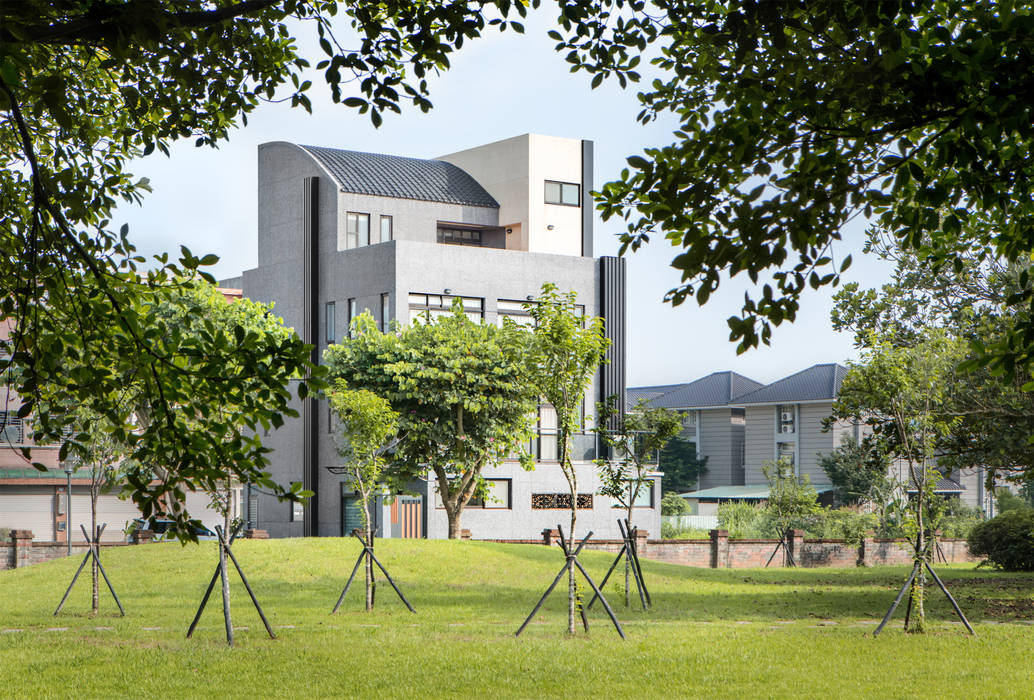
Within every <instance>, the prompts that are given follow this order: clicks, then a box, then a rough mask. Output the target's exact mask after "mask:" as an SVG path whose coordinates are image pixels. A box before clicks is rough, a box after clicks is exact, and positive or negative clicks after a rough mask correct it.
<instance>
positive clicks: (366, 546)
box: [330, 530, 416, 615]
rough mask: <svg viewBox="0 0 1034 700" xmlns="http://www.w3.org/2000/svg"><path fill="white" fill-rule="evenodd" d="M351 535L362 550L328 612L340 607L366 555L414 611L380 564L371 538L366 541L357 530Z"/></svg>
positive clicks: (412, 611)
mask: <svg viewBox="0 0 1034 700" xmlns="http://www.w3.org/2000/svg"><path fill="white" fill-rule="evenodd" d="M352 535H353V536H354V537H355V538H356V539H357V540H359V542H360V543H362V545H363V551H361V552H360V553H359V558H358V559H356V560H355V566H353V567H352V573H351V574H350V575H349V577H348V581H346V582H345V588H344V589H343V590H342V591H341V595H340V596H339V597H338V599H337V604H335V605H334V609H333V610H331V611H330V614H331V615H333V614H334V613H336V612H337V611H338V609H339V608H340V607H341V603H342V602H344V600H345V594H346V593H348V588H349V586H351V585H352V580H353V579H355V574H356V572H357V571H359V567H360V566H361V565H362V563H363V561H365V560H366V558H367V557H369V558H370V561H372V562H373V563H374V564H376V565H377V568H378V569H380V570H381V573H382V574H384V578H386V579H388V583H390V584H391V587H392V588H394V589H395V592H396V593H398V596H399V598H400V599H401V600H402V602H403V603H405V604H406V607H407V608H409V612H411V613H416V610H414V609H413V606H412V605H410V604H409V601H408V600H406V596H404V595H403V594H402V591H401V590H400V589H399V587H398V586H397V585H395V581H394V579H392V578H391V574H389V573H388V570H387V569H385V568H384V565H383V564H381V562H380V560H378V559H377V555H376V554H374V553H373V540H372V539H371V540H370V541H369V542H367V541H366V540H365V539H364V538H363V536H362V535H360V534H359V532H358V531H357V530H353V531H352Z"/></svg>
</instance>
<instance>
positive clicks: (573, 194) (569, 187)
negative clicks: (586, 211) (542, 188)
mask: <svg viewBox="0 0 1034 700" xmlns="http://www.w3.org/2000/svg"><path fill="white" fill-rule="evenodd" d="M581 191H582V188H581V186H580V185H578V184H577V183H574V182H557V181H555V180H546V204H564V205H567V206H570V207H577V206H578V205H579V204H581Z"/></svg>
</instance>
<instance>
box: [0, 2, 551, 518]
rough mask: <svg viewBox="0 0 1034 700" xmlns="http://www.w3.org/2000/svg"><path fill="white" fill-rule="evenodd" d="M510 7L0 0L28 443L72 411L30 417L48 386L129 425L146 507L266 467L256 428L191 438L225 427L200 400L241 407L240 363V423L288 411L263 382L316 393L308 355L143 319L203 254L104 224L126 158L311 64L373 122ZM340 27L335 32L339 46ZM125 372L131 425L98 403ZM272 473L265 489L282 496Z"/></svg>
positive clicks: (230, 123)
mask: <svg viewBox="0 0 1034 700" xmlns="http://www.w3.org/2000/svg"><path fill="white" fill-rule="evenodd" d="M535 1H536V2H537V0H535ZM527 6H528V5H527V3H526V2H523V1H519V2H516V3H511V2H509V0H499V1H498V2H495V3H483V2H474V3H466V2H445V3H440V2H436V1H432V0H415V1H414V2H407V3H403V4H401V5H400V4H393V3H388V4H378V3H366V2H362V3H353V2H336V1H332V0H315V1H314V2H300V1H298V0H247V1H245V2H238V1H237V0H214V2H209V3H198V2H196V1H195V0H124V1H122V2H115V3H75V2H49V1H44V0H25V1H19V2H8V3H4V5H3V9H2V10H0V247H2V250H3V255H0V280H3V282H2V283H0V284H2V285H3V286H2V287H0V320H11V321H13V330H12V333H11V337H10V340H9V341H4V342H3V343H2V346H0V356H3V357H4V358H6V359H3V360H2V361H0V370H4V369H6V367H7V363H9V362H11V361H13V362H15V363H17V365H18V366H19V367H20V368H22V370H23V371H22V373H21V377H22V380H21V382H20V384H19V386H18V387H17V389H18V392H19V394H20V396H21V398H22V400H23V401H24V402H25V403H24V411H25V413H24V415H28V414H29V413H32V412H35V415H36V417H37V423H36V425H37V430H38V432H39V433H40V435H39V437H40V438H41V440H43V439H45V438H49V439H50V441H52V442H53V441H59V440H61V439H62V437H61V436H62V435H63V433H64V429H65V428H66V427H68V426H69V425H70V422H71V420H72V418H71V417H69V416H67V415H61V414H54V415H47V414H45V413H44V412H42V411H38V410H36V409H37V408H38V405H39V404H40V402H41V401H42V400H43V396H42V392H43V391H44V389H43V387H44V385H50V386H53V387H55V390H57V391H61V392H64V393H65V394H66V395H68V396H69V397H70V398H72V399H73V400H74V402H75V403H76V404H77V405H86V406H88V407H89V408H90V409H91V410H93V411H95V412H96V413H97V414H99V415H105V416H108V417H109V418H110V419H111V420H112V422H113V425H114V427H113V431H114V435H115V437H116V439H118V440H119V441H124V440H126V439H129V438H127V437H126V436H127V434H129V433H132V434H133V437H132V438H131V442H132V448H133V449H132V456H133V457H134V459H136V460H137V461H139V462H140V463H142V464H163V465H166V469H167V471H168V474H167V475H166V477H165V479H164V480H163V481H162V482H161V483H160V484H159V485H158V486H157V487H156V488H157V490H155V487H152V484H151V483H150V482H149V481H145V480H134V481H132V482H131V484H130V487H131V489H132V490H133V491H134V499H135V500H136V501H137V502H138V503H139V504H140V505H141V507H142V508H143V509H144V511H145V512H146V513H150V512H152V511H153V510H154V504H155V503H156V501H157V500H159V499H160V498H162V497H163V495H164V494H165V493H166V492H167V491H168V490H170V489H175V488H180V489H183V488H189V486H188V484H189V483H190V482H191V480H192V479H193V478H195V477H196V476H199V475H203V476H204V478H206V479H209V480H210V477H211V478H216V477H215V476H214V475H213V473H212V472H211V471H210V465H211V463H215V464H217V465H219V469H222V468H224V467H225V465H233V466H232V469H233V471H234V472H235V476H236V478H238V479H239V480H241V481H249V482H256V481H258V480H261V479H262V478H263V477H262V476H261V475H262V473H263V470H264V467H265V466H266V461H265V457H264V450H263V448H262V447H261V444H260V442H259V441H258V440H243V439H241V440H238V439H236V438H234V439H232V440H230V441H229V442H228V443H226V444H222V445H220V444H212V445H202V444H199V442H204V440H199V438H197V437H196V433H207V434H212V435H225V434H226V432H227V430H228V427H227V426H226V425H225V421H224V416H222V415H214V414H213V416H210V415H209V414H210V411H209V409H214V408H215V407H218V406H221V405H225V404H232V403H234V402H236V403H238V404H239V403H241V402H242V400H241V398H240V396H238V394H237V392H238V391H239V384H238V382H237V379H236V378H237V377H238V376H239V374H238V372H237V368H238V367H242V366H244V367H246V368H247V371H248V372H250V373H252V374H253V376H256V377H258V378H259V380H260V381H261V383H264V384H265V385H266V388H265V389H263V391H262V394H265V395H256V396H255V397H254V398H253V399H252V400H251V401H250V405H249V406H248V411H247V415H249V416H251V417H250V418H249V420H250V421H251V422H252V423H253V424H254V425H252V426H251V427H252V428H255V427H259V426H260V425H268V424H270V423H272V424H277V425H278V424H279V423H280V422H282V420H283V418H284V417H285V416H289V415H292V409H291V408H290V406H289V403H288V401H289V398H290V397H289V396H288V391H287V385H286V382H285V383H284V384H282V385H278V384H277V383H278V382H280V381H283V380H285V378H286V377H293V378H295V379H300V381H299V382H298V384H297V396H298V398H305V396H306V395H308V393H309V392H310V390H312V389H317V390H318V389H319V388H320V386H321V384H320V382H319V372H318V370H316V369H315V367H314V366H313V363H312V362H310V356H311V348H308V347H306V346H305V345H304V344H302V343H301V342H299V341H298V340H297V339H296V338H294V339H291V340H289V341H285V342H282V343H279V344H275V345H274V344H268V343H265V342H262V341H261V339H260V338H258V337H257V336H251V335H249V334H246V335H245V337H243V338H235V337H234V336H232V335H231V336H229V337H219V338H214V337H213V338H211V339H210V340H212V342H213V343H214V344H212V345H205V344H197V343H193V342H192V343H191V344H190V346H189V347H184V346H182V345H181V341H182V338H181V337H179V336H173V337H166V336H164V335H162V334H161V333H160V332H158V331H156V330H155V329H154V328H152V327H150V326H149V325H148V324H149V319H148V317H147V313H148V309H149V308H150V307H151V306H152V305H153V303H154V301H155V299H154V297H156V296H160V295H161V294H163V293H164V291H163V289H165V288H168V287H176V286H178V285H180V284H182V283H181V282H179V281H178V280H177V278H178V277H181V276H184V277H190V276H192V275H193V274H194V273H195V272H196V271H198V270H201V269H203V268H204V267H205V266H207V265H211V264H213V263H214V262H216V258H215V256H213V255H203V256H195V255H194V254H192V253H191V252H190V251H189V250H186V249H183V250H182V251H181V254H180V258H179V261H178V262H170V261H169V258H168V256H165V255H163V256H160V257H159V258H158V259H157V260H155V261H151V262H148V261H145V260H144V259H143V258H142V257H140V256H138V255H137V254H136V251H135V248H134V246H133V245H132V243H131V242H130V240H129V238H128V229H127V227H125V226H123V227H122V228H121V229H120V230H114V229H113V228H112V226H111V223H110V217H111V213H112V210H113V207H114V206H115V204H116V203H117V202H119V201H128V202H139V201H141V198H142V197H143V196H144V195H145V194H146V192H147V191H149V184H148V182H147V180H146V178H137V177H134V176H133V175H132V174H131V173H129V172H128V171H127V165H128V163H129V162H130V161H132V160H134V159H136V158H139V157H144V156H147V155H149V154H151V153H153V152H161V153H165V154H168V153H169V146H170V144H171V143H172V142H174V141H176V140H181V139H191V140H193V141H195V143H196V144H197V145H199V146H205V145H207V146H212V147H215V146H217V145H218V144H219V142H221V141H223V140H225V139H226V138H228V136H229V134H230V132H231V130H232V129H233V128H235V127H237V126H241V125H244V124H246V123H247V116H248V115H249V114H250V113H252V112H253V110H255V109H256V108H258V107H259V106H260V105H261V104H263V103H266V102H279V101H288V102H290V103H291V104H292V105H293V106H298V107H302V108H304V109H309V108H310V102H309V98H308V95H307V91H308V90H309V88H310V87H311V84H310V80H308V79H307V78H306V75H307V73H308V71H309V70H310V68H312V67H314V68H315V70H316V71H319V72H321V73H322V76H323V78H324V79H325V81H326V83H327V85H328V87H329V90H330V93H331V96H332V98H333V99H334V101H335V102H341V103H343V105H344V106H345V107H346V108H348V109H351V110H357V111H358V112H359V113H365V114H367V115H368V116H369V118H370V119H371V120H372V121H373V123H374V124H375V125H377V124H380V123H381V121H382V119H383V116H384V113H385V112H394V111H399V110H400V109H401V106H402V105H405V104H410V105H412V106H414V107H416V108H419V109H421V110H425V111H426V110H427V109H429V108H430V106H431V103H430V101H429V99H428V94H429V88H428V81H427V77H428V75H429V74H434V73H436V72H438V71H441V70H445V69H447V68H448V67H449V61H450V56H451V55H452V54H453V52H454V51H455V50H457V49H458V48H459V47H461V46H462V45H463V43H464V42H465V41H467V40H472V39H475V38H477V37H479V36H480V35H481V34H482V33H484V32H485V30H486V29H487V28H490V27H492V28H496V29H498V30H500V31H502V30H505V29H508V28H510V29H513V30H514V31H518V32H519V31H523V27H522V26H521V24H520V23H519V22H514V21H511V20H510V19H509V17H510V16H517V15H519V16H523V15H524V14H525V13H526V11H527ZM342 26H348V27H350V29H349V35H350V37H351V38H349V39H341V40H339V39H338V37H337V36H336V35H335V30H336V29H340V28H341V27H342ZM305 31H311V32H313V34H314V35H315V38H317V39H318V45H319V50H318V51H319V56H318V57H317V60H318V61H319V62H318V63H315V66H312V65H311V63H310V59H309V57H303V56H302V55H300V53H299V49H298V43H296V41H295V37H294V34H295V33H296V32H305ZM313 62H315V61H313ZM346 90H348V91H352V92H354V93H355V94H352V95H349V94H348V92H346ZM202 274H204V275H207V273H202ZM207 279H209V281H211V277H210V276H209V277H207ZM195 320H197V319H195ZM69 360H71V361H72V362H74V363H76V364H77V365H78V366H79V369H78V371H77V373H76V374H75V375H71V374H69V373H66V372H65V371H64V367H65V364H66V362H67V361H69ZM195 370H196V371H195ZM134 372H135V373H137V374H138V375H140V376H141V377H142V379H141V387H142V390H143V393H142V397H143V399H144V400H145V401H146V403H147V404H149V405H148V406H147V409H146V410H147V412H148V413H149V414H150V415H151V416H153V417H154V420H151V421H149V423H148V424H147V427H146V428H145V429H143V430H142V431H137V432H133V426H132V422H131V417H130V415H129V414H125V413H124V414H121V415H119V413H118V411H119V407H118V406H117V405H115V404H113V403H112V398H111V397H112V396H114V395H116V394H117V390H118V388H119V387H118V384H117V382H118V381H119V378H120V377H123V376H127V375H129V374H131V373H134ZM220 378H221V379H222V380H223V381H217V380H218V379H220ZM181 409H187V410H181ZM177 412H182V413H190V414H192V415H194V416H195V417H196V419H195V427H196V428H198V429H197V430H194V431H189V432H188V431H185V430H183V428H184V426H183V424H182V423H181V422H180V421H178V420H176V419H175V418H173V417H172V416H173V415H174V414H175V413H177ZM216 413H218V412H216ZM231 432H232V429H231ZM202 447H204V448H206V449H201V448H202ZM213 450H214V451H213ZM65 454H67V449H66V450H65ZM221 473H222V472H220V474H221ZM269 486H270V488H271V489H273V490H274V492H275V493H277V494H278V495H290V493H291V492H290V491H288V490H286V489H284V488H282V487H280V486H276V485H273V484H270V485H269Z"/></svg>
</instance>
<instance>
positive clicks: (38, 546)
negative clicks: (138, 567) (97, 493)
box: [0, 530, 152, 571]
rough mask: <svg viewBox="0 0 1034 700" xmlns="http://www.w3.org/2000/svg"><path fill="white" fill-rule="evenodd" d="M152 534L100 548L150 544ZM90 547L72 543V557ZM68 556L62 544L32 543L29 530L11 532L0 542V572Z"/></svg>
mask: <svg viewBox="0 0 1034 700" xmlns="http://www.w3.org/2000/svg"><path fill="white" fill-rule="evenodd" d="M151 538H152V534H151V533H150V532H148V531H147V530H140V531H138V532H137V533H134V538H133V540H134V541H133V542H132V543H129V542H102V543H101V545H100V546H101V548H102V549H108V548H110V547H128V546H130V545H131V544H139V543H141V542H150V541H151ZM89 549H90V547H89V545H87V544H86V543H85V542H80V543H72V556H73V557H74V556H80V557H81V556H84V555H85V554H86V552H87V551H89ZM66 556H68V545H67V544H66V543H64V542H33V541H32V532H31V531H30V530H11V538H10V539H9V540H8V541H6V542H0V571H2V570H4V569H19V568H21V567H23V566H30V565H32V564H41V563H43V562H45V561H51V560H53V559H60V558H61V557H66Z"/></svg>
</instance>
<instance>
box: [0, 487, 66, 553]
mask: <svg viewBox="0 0 1034 700" xmlns="http://www.w3.org/2000/svg"><path fill="white" fill-rule="evenodd" d="M0 527H5V528H10V529H11V530H16V529H17V530H32V534H33V539H34V540H35V541H37V542H53V541H54V489H53V488H46V487H39V486H36V487H33V486H7V487H2V488H0Z"/></svg>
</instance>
